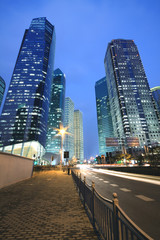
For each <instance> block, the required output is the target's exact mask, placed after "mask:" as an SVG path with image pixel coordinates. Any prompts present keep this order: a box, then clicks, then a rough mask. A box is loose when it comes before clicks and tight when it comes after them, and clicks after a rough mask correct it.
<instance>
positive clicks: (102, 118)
mask: <svg viewBox="0 0 160 240" xmlns="http://www.w3.org/2000/svg"><path fill="white" fill-rule="evenodd" d="M95 94H96V107H97V123H98V139H99V155H100V156H101V155H106V152H113V151H114V150H115V148H113V147H107V146H106V138H110V137H111V138H112V137H114V134H113V126H112V118H111V112H110V105H109V96H108V89H107V82H106V78H105V77H104V78H102V79H100V80H99V81H97V82H96V84H95Z"/></svg>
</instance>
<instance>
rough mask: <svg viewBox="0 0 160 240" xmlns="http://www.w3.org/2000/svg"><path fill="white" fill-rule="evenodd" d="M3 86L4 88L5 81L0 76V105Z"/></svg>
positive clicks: (3, 90)
mask: <svg viewBox="0 0 160 240" xmlns="http://www.w3.org/2000/svg"><path fill="white" fill-rule="evenodd" d="M5 88H6V84H5V81H4V80H3V78H2V77H1V76H0V107H1V104H2V100H3V96H4V92H5Z"/></svg>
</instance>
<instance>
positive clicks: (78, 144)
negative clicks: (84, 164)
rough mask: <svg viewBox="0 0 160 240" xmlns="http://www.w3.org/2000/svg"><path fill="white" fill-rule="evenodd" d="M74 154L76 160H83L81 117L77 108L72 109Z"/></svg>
mask: <svg viewBox="0 0 160 240" xmlns="http://www.w3.org/2000/svg"><path fill="white" fill-rule="evenodd" d="M74 155H75V157H76V159H77V160H79V161H83V160H84V146H83V119H82V113H81V112H80V111H79V110H75V111H74Z"/></svg>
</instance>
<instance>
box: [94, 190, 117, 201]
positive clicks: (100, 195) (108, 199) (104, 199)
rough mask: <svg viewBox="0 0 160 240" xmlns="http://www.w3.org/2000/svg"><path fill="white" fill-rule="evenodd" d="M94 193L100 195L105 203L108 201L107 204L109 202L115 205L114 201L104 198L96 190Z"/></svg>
mask: <svg viewBox="0 0 160 240" xmlns="http://www.w3.org/2000/svg"><path fill="white" fill-rule="evenodd" d="M94 191H95V193H96V194H97V195H98V197H100V199H102V200H104V201H106V202H108V203H112V204H113V201H112V200H110V199H108V198H105V197H103V196H102V195H101V194H100V193H99V192H97V190H96V189H94Z"/></svg>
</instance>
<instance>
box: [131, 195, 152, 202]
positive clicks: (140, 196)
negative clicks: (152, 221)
mask: <svg viewBox="0 0 160 240" xmlns="http://www.w3.org/2000/svg"><path fill="white" fill-rule="evenodd" d="M135 196H136V197H137V198H140V199H142V200H143V201H145V202H153V201H155V200H154V199H152V198H149V197H146V196H144V195H135Z"/></svg>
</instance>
